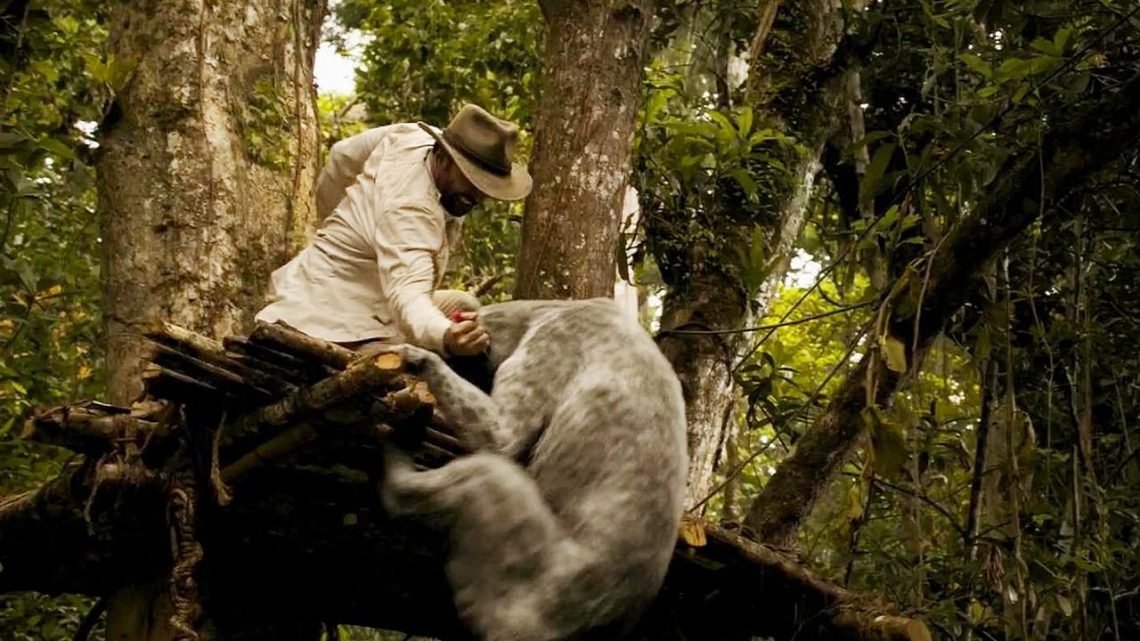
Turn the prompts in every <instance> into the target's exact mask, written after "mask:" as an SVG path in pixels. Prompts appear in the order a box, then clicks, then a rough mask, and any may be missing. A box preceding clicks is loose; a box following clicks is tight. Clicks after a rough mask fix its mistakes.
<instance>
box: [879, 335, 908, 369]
mask: <svg viewBox="0 0 1140 641" xmlns="http://www.w3.org/2000/svg"><path fill="white" fill-rule="evenodd" d="M879 351H880V353H882V355H883V361H885V362H886V364H887V368H888V369H890V370H891V371H894V372H898V373H900V374H902V373H905V372H906V346H905V345H903V343H902V341H900V340H899V339H897V338H895V337H894V336H880V337H879Z"/></svg>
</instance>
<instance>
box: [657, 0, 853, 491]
mask: <svg viewBox="0 0 1140 641" xmlns="http://www.w3.org/2000/svg"><path fill="white" fill-rule="evenodd" d="M841 10H842V7H841V5H840V4H839V3H837V2H834V1H833V0H799V1H797V2H790V3H784V4H783V6H781V3H780V2H779V1H778V0H770V1H769V2H768V3H767V4H766V5H765V6H764V8H763V10H762V11H761V12H760V22H759V25H758V27H757V32H756V35H755V37H754V38H753V41H752V43H751V46H750V58H749V62H750V64H752V69H751V71H750V74H749V79H748V84H747V87H748V90H747V95H746V96H745V103H746V104H748V105H750V106H751V107H752V109H753V113H754V114H755V118H756V122H757V125H756V127H757V128H772V129H777V130H780V131H783V132H785V133H787V134H788V135H790V136H792V137H794V138H796V140H797V141H798V142H799V143H800V145H801V147H802V154H800V155H799V156H797V157H796V158H794V159H793V161H792V162H789V163H788V170H787V171H788V178H787V179H783V180H776V181H773V182H775V183H776V184H778V185H780V187H779V188H777V189H775V190H773V191H772V192H771V193H766V194H763V195H762V197H763V199H764V202H765V203H766V204H767V205H768V206H769V207H770V211H771V215H766V216H764V218H763V220H754V219H753V217H748V216H741V214H740V213H739V212H738V211H737V208H738V206H737V205H736V204H734V203H732V202H728V201H727V199H724V200H725V202H722V203H720V205H719V206H718V207H717V209H718V211H713V212H707V220H706V221H704V222H703V223H702V227H704V228H706V229H709V230H713V231H714V232H715V234H716V235H717V242H718V243H719V244H720V245H722V246H728V247H737V248H739V247H747V246H748V244H749V243H750V242H751V240H752V232H753V229H755V228H758V229H760V231H761V233H762V235H763V242H764V247H763V255H764V256H765V257H766V260H767V261H768V266H769V267H768V273H767V276H766V278H765V282H764V284H763V285H762V286H761V287H760V290H759V292H757V293H755V294H754V295H753V296H752V300H751V304H750V301H749V293H748V292H746V291H745V288H744V286H743V284H742V283H741V281H740V279H739V277H738V274H739V273H740V272H741V269H742V265H741V264H740V260H741V258H742V257H743V255H746V254H747V252H745V253H743V254H741V253H735V252H732V251H729V252H723V251H720V252H718V251H715V250H711V249H710V248H709V247H708V246H707V244H706V243H704V242H700V241H699V240H694V241H693V242H689V241H687V240H686V239H684V238H679V237H678V235H679V233H680V234H684V233H685V232H686V230H685V229H684V228H683V227H678V226H676V225H674V224H673V223H672V220H671V219H672V216H670V215H669V213H668V212H665V213H664V215H663V216H664V220H662V219H656V221H655V219H653V218H650V222H649V225H650V226H651V227H652V229H651V232H650V233H652V234H655V235H656V236H657V237H658V238H665V239H668V240H666V242H663V243H662V242H659V243H658V244H657V247H673V248H680V249H681V252H682V253H683V254H684V255H683V256H671V257H668V258H666V259H665V260H668V261H672V262H679V263H683V264H685V265H686V266H687V268H686V269H678V270H673V273H675V274H676V276H677V277H676V278H673V279H672V282H668V281H669V279H668V278H667V284H668V285H669V286H670V290H669V293H668V295H667V296H666V298H665V300H664V305H663V310H662V321H661V327H663V328H666V329H669V328H681V327H682V326H683V327H684V328H688V329H706V330H708V329H715V330H734V329H739V328H740V327H743V326H744V325H746V324H747V323H748V322H749V320H750V319H751V318H752V317H753V312H755V313H756V314H758V315H763V314H764V313H765V311H766V310H767V307H768V304H769V303H770V302H771V300H772V297H773V296H774V295H775V293H776V291H777V290H778V288H779V285H780V283H781V282H782V281H783V278H784V275H785V274H786V272H787V269H788V264H789V261H790V259H791V254H792V250H793V248H794V244H795V241H796V239H797V238H798V237H799V234H800V230H801V229H802V228H803V223H804V214H805V211H806V208H807V205H808V202H809V201H810V199H811V195H812V190H813V187H814V185H815V178H816V175H817V174H818V173H819V170H820V166H821V165H820V156H821V154H822V152H823V149H824V146H825V144H826V143H827V142H828V141H829V140H830V139H831V138H832V137H833V136H835V135H836V134H837V133H838V132H839V131H840V130H841V127H843V126H844V125H845V124H846V122H847V119H846V114H847V105H848V104H851V103H853V102H854V103H857V102H858V100H857V91H858V76H857V72H854V71H852V72H849V73H842V74H840V73H837V72H836V70H834V69H832V68H831V62H832V57H833V54H834V52H835V48H836V44H837V43H838V42H839V38H840V37H841V36H842V29H841V26H842V20H841V14H840V11H841ZM770 43H775V45H772V44H770ZM723 46H725V47H727V46H728V42H724V43H723ZM726 58H727V53H724V55H722V56H717V59H719V60H721V61H724V60H726ZM715 71H716V72H717V74H718V75H720V76H722V77H723V76H724V75H725V74H726V69H718V70H715ZM852 74H854V76H853V78H854V81H852ZM721 91H722V92H723V91H727V88H726V87H722V89H721ZM730 103H731V101H730V100H728V99H727V97H722V100H721V104H722V106H728V105H729V104H730ZM757 182H763V181H759V180H758V181H757ZM662 258H663V257H662V256H661V255H658V259H659V260H661V259H662ZM659 344H660V345H661V349H662V351H663V352H664V353H665V354H666V356H667V357H668V358H669V361H670V362H671V363H672V364H673V368H674V369H675V370H676V371H677V375H678V376H679V377H680V379H681V382H682V386H683V389H684V391H685V401H686V408H687V415H688V416H687V418H688V426H689V454H690V459H691V460H690V467H689V483H688V494H687V497H688V500H689V504H690V505H693V504H695V503H697V502H699V501H701V500H702V499H704V498H705V497H706V496H707V495H708V493H709V491H710V490H711V489H712V487H713V483H714V480H715V472H716V468H717V467H718V464H719V462H720V459H721V458H722V454H723V449H724V444H725V441H726V430H727V429H728V426H729V425H730V424H731V421H730V420H727V417H728V416H729V414H730V412H731V411H732V409H731V408H732V402H733V398H734V393H733V377H732V365H733V363H734V361H735V360H736V359H737V358H738V357H739V352H740V349H741V347H742V345H743V340H742V338H741V336H740V335H731V334H729V335H721V336H715V335H713V336H710V335H691V334H690V335H681V334H669V333H668V332H662V334H661V337H660V339H659Z"/></svg>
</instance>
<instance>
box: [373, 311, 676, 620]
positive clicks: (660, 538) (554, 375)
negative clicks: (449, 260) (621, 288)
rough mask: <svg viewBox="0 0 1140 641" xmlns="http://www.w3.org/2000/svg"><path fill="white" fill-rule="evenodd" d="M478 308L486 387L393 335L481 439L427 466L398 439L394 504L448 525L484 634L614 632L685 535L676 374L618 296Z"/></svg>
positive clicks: (463, 612) (467, 431) (460, 580)
mask: <svg viewBox="0 0 1140 641" xmlns="http://www.w3.org/2000/svg"><path fill="white" fill-rule="evenodd" d="M480 317H481V320H482V323H483V325H484V326H485V327H486V329H487V330H488V332H489V334H490V336H491V349H490V360H491V363H492V366H493V368H494V369H495V378H494V385H493V387H492V392H491V394H490V396H488V395H487V394H485V393H483V392H481V391H480V390H479V389H478V388H476V387H475V386H474V385H472V384H471V383H469V382H467V381H465V380H464V379H462V378H460V377H459V376H458V375H456V374H455V373H454V372H453V371H452V370H450V369H449V368H448V367H447V365H446V364H444V362H443V361H442V360H441V359H440V358H439V357H438V356H436V355H435V354H434V353H432V352H429V351H426V350H423V349H420V348H417V347H412V346H401V347H399V348H398V349H399V350H400V351H402V354H403V356H404V358H405V362H406V367H407V368H408V371H410V372H413V373H416V374H419V375H420V376H422V377H423V378H424V379H425V380H426V381H427V383H428V385H429V387H430V388H431V390H432V393H433V394H434V395H435V397H436V401H437V408H438V410H439V411H440V412H441V414H443V415H444V417H445V420H447V422H448V423H449V424H451V425H452V426H453V429H455V431H456V433H457V436H458V437H459V439H460V440H461V441H462V442H463V444H464V445H465V446H467V447H469V448H470V449H471V450H472V451H474V452H475V453H474V454H471V455H469V456H464V457H461V458H458V459H456V460H454V461H452V462H450V463H448V464H446V465H444V466H443V467H441V468H439V469H436V470H430V471H422V472H421V471H416V470H415V469H414V467H413V466H412V465H411V463H410V461H409V460H408V459H407V457H406V456H404V455H403V454H402V453H399V452H398V451H396V450H392V449H390V450H389V454H388V456H387V459H386V473H385V479H384V481H383V482H382V486H381V492H382V497H383V500H384V504H385V506H386V507H387V509H388V510H389V511H390V512H391V513H393V514H402V515H419V516H421V517H428V516H431V517H434V519H433V520H434V521H435V522H442V523H443V524H444V526H445V527H447V528H448V529H449V533H450V539H451V556H450V558H449V560H448V563H447V575H448V578H449V580H450V582H451V585H452V588H453V589H454V592H455V602H456V605H457V607H458V610H459V613H460V616H461V618H462V619H463V621H464V622H465V623H466V625H467V626H469V627H470V629H471V630H472V631H473V633H474V634H475V635H476V636H477V637H478V638H479V639H482V640H484V641H556V640H557V641H564V640H581V639H601V638H605V639H614V638H618V637H619V636H620V635H621V634H622V633H623V632H624V631H625V630H626V629H627V628H628V627H629V626H630V625H632V624H633V623H634V622H636V620H637V618H638V615H639V614H640V613H641V611H642V610H643V608H644V607H645V606H646V605H648V603H649V602H650V601H651V600H652V599H653V597H654V595H655V594H656V593H657V590H658V588H659V587H660V585H661V582H662V580H663V579H664V576H665V571H666V568H667V566H668V564H669V559H670V556H671V554H672V550H673V545H674V542H675V540H676V537H677V528H678V526H679V522H680V517H681V511H682V509H683V506H682V503H681V501H682V495H683V490H684V484H685V472H686V466H687V455H686V440H685V409H684V402H683V401H682V398H681V388H680V384H679V382H678V381H677V377H676V376H675V375H674V374H673V370H672V368H671V367H670V366H669V363H668V361H666V360H665V358H664V357H663V356H662V355H661V353H660V351H659V350H658V349H657V346H656V345H655V344H654V343H653V341H652V340H651V339H650V337H649V336H648V335H647V334H646V333H645V331H644V330H643V329H642V328H641V327H640V326H639V325H638V324H637V323H636V322H634V321H633V320H632V319H629V318H627V317H626V316H625V314H623V312H622V311H621V310H620V309H619V308H618V307H617V306H616V305H615V304H614V303H613V302H612V301H610V300H606V299H594V300H588V301H515V302H509V303H503V304H498V305H489V306H487V307H484V308H483V309H482V310H481V312H480ZM615 631H616V632H615Z"/></svg>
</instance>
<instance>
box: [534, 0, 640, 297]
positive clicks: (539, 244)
mask: <svg viewBox="0 0 1140 641" xmlns="http://www.w3.org/2000/svg"><path fill="white" fill-rule="evenodd" d="M541 5H542V9H543V14H544V15H545V17H546V22H547V34H546V50H545V53H544V55H543V63H542V67H543V79H542V94H541V95H540V97H539V102H538V107H537V112H536V114H535V120H534V129H535V139H534V153H533V157H532V159H531V173H532V175H533V177H534V191H533V192H532V193H531V195H530V197H529V198H528V199H527V201H526V214H525V216H524V219H523V228H522V248H521V250H520V252H519V259H518V270H517V274H518V277H517V278H518V281H517V283H516V286H515V298H591V297H597V296H605V297H612V296H613V288H614V280H615V273H616V272H615V262H614V256H615V252H616V248H617V244H618V232H619V230H620V226H621V205H622V200H623V196H624V194H625V186H626V182H627V179H628V175H629V171H630V153H631V143H632V139H633V122H634V117H635V116H636V114H637V108H638V102H639V99H640V95H641V77H642V68H643V67H644V66H645V62H646V60H647V56H648V50H649V32H650V23H651V20H652V17H653V12H654V8H655V1H654V0H620V1H619V0H575V1H563V2H550V1H547V2H542V3H541Z"/></svg>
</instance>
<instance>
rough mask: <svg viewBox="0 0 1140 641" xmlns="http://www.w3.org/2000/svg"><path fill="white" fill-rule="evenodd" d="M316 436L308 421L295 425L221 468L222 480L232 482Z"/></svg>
mask: <svg viewBox="0 0 1140 641" xmlns="http://www.w3.org/2000/svg"><path fill="white" fill-rule="evenodd" d="M316 437H317V431H316V430H315V429H313V426H312V425H309V424H308V423H301V424H300V425H295V426H293V427H291V428H289V429H288V430H286V431H284V432H282V433H280V434H278V435H277V436H274V437H273V438H271V439H269V440H268V441H265V442H264V443H262V444H261V445H258V446H257V447H256V448H254V449H253V451H251V452H248V453H247V454H245V455H244V456H242V457H241V458H239V459H238V460H236V461H234V462H233V463H230V464H229V465H227V466H226V467H225V468H224V469H223V470H222V480H223V481H225V482H226V483H232V482H233V480H234V479H236V478H238V477H239V476H241V475H242V474H245V473H246V472H248V471H249V470H251V469H253V468H254V467H257V466H258V465H262V464H265V463H269V462H272V461H275V460H277V459H280V458H282V457H283V456H285V455H286V454H288V453H289V452H292V451H293V450H295V449H297V448H298V447H300V446H302V445H304V444H305V443H308V442H309V441H311V440H313V439H314V438H316Z"/></svg>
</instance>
